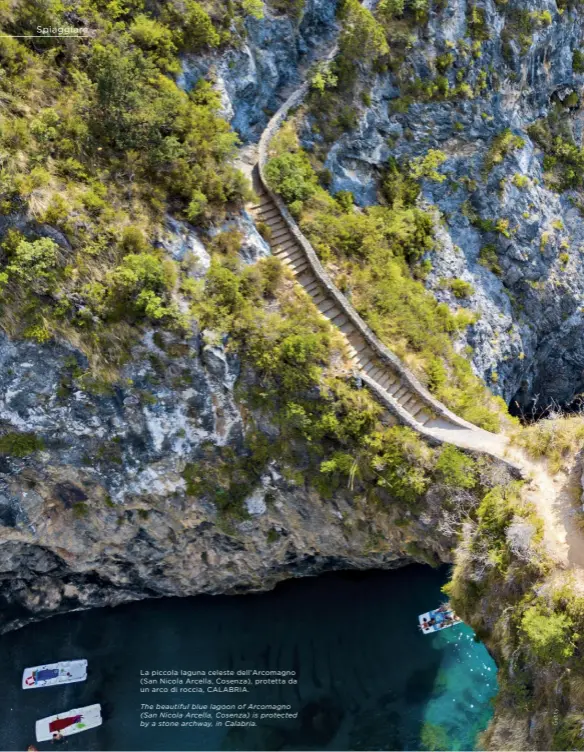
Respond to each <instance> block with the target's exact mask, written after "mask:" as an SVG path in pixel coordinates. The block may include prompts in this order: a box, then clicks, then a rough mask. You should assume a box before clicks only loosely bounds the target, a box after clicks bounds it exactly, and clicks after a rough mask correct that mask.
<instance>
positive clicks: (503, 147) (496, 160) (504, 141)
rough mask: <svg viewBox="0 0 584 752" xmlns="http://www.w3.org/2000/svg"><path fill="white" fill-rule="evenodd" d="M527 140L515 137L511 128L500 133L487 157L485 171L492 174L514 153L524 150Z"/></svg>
mask: <svg viewBox="0 0 584 752" xmlns="http://www.w3.org/2000/svg"><path fill="white" fill-rule="evenodd" d="M524 146H525V140H524V139H523V138H521V136H517V135H515V134H514V133H513V132H512V131H511V130H510V129H509V128H506V129H505V130H504V131H502V132H501V133H499V135H498V136H495V138H494V139H493V141H492V143H491V146H490V148H489V151H488V152H487V155H486V157H485V171H486V172H490V171H491V170H492V169H493V167H494V166H495V165H497V164H500V163H501V162H502V161H503V160H504V159H505V157H506V156H507V155H508V154H510V153H511V152H512V151H515V150H517V149H522V148H523V147H524Z"/></svg>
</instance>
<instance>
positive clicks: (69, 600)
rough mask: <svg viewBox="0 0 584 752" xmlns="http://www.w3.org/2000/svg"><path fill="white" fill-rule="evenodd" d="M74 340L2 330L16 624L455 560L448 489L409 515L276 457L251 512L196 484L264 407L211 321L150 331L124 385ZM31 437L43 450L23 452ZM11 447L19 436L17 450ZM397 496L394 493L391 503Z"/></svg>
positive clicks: (0, 594) (8, 613) (249, 231)
mask: <svg viewBox="0 0 584 752" xmlns="http://www.w3.org/2000/svg"><path fill="white" fill-rule="evenodd" d="M231 227H236V228H238V230H239V231H240V232H241V233H242V235H243V242H242V247H241V255H242V257H243V258H244V260H246V261H247V262H253V261H255V260H257V259H258V257H260V256H262V255H265V254H266V253H267V251H268V249H267V246H266V244H265V242H264V241H263V240H262V238H261V237H260V236H259V235H258V233H257V232H256V231H255V229H254V228H253V225H252V224H251V222H250V220H249V219H248V218H247V217H245V216H235V217H232V218H231V219H230V220H228V222H227V223H226V225H225V227H224V228H223V229H229V228H231ZM160 243H161V245H162V246H163V247H164V248H166V250H167V252H168V253H169V254H170V255H172V256H173V257H175V258H177V259H180V258H182V257H183V256H184V254H185V253H187V252H188V253H189V254H190V257H191V264H190V268H191V274H192V275H193V276H195V277H201V276H202V275H204V274H205V272H206V270H207V268H208V265H209V256H208V254H207V251H206V249H205V244H204V242H202V240H201V238H200V237H199V236H197V235H196V234H195V233H194V231H193V230H192V229H190V228H189V227H188V226H187V225H184V224H182V223H180V222H177V221H176V220H172V219H170V218H169V219H168V220H167V226H166V229H165V230H164V232H163V233H162V234H161V238H160ZM86 368H87V363H85V362H84V359H83V356H82V355H81V354H80V353H79V352H78V351H76V350H75V349H74V348H72V347H67V346H65V345H56V344H55V345H38V344H34V343H31V342H26V341H25V342H23V341H11V340H9V339H8V338H7V337H6V336H5V335H2V336H1V337H0V426H1V427H2V441H4V442H6V441H12V442H13V445H12V446H11V447H10V451H8V452H4V454H3V455H2V456H1V457H0V573H1V574H0V614H1V617H0V631H2V630H6V629H11V628H14V627H17V626H20V625H23V624H25V623H27V621H30V620H31V619H37V618H42V617H44V616H48V615H51V614H54V613H59V612H63V611H69V610H75V609H79V608H89V607H93V606H103V605H116V604H119V603H123V602H127V601H131V600H137V599H141V598H146V597H160V596H169V595H194V594H198V593H242V592H247V591H251V590H261V589H267V588H270V587H273V585H274V584H275V583H276V582H278V581H279V580H281V579H284V578H288V577H294V576H303V575H311V574H317V573H319V572H321V571H325V570H329V569H335V568H336V569H338V568H362V569H367V568H377V567H394V566H399V565H402V564H404V563H406V562H407V561H411V560H412V559H413V558H415V559H418V560H433V561H438V560H442V561H447V560H448V559H449V556H450V551H451V549H452V546H453V540H452V535H451V533H449V531H448V528H447V527H444V532H443V533H437V532H436V529H437V526H438V524H439V523H440V520H441V519H442V512H441V508H442V502H443V498H444V493H445V491H444V490H440V489H439V488H437V489H433V490H431V491H430V492H428V494H427V498H426V500H425V503H424V505H423V507H424V509H425V510H426V511H425V512H424V514H423V515H419V516H417V515H410V519H409V522H410V524H408V525H406V526H405V527H404V525H403V520H402V524H401V526H397V525H396V524H395V521H394V519H393V517H394V515H393V513H392V509H391V503H388V505H387V507H385V508H372V506H371V505H370V504H368V503H366V501H365V493H364V492H363V495H362V496H360V495H359V493H357V494H355V493H353V492H348V491H341V492H339V493H335V496H334V498H333V499H324V498H322V497H321V496H319V494H318V493H316V492H315V491H314V490H312V489H311V488H310V487H309V486H308V485H307V484H306V483H305V481H304V479H303V478H302V476H301V472H302V467H299V468H298V471H299V472H298V473H296V474H295V473H291V472H290V468H284V467H280V466H279V465H278V463H277V462H272V463H270V464H269V465H267V466H266V467H265V468H264V469H263V471H262V473H261V475H259V476H258V477H257V479H256V481H255V482H254V485H253V488H251V490H250V492H249V494H248V496H247V498H246V499H245V501H244V507H245V508H244V510H243V513H242V515H241V517H240V518H239V519H238V520H232V519H229V520H228V519H225V518H224V517H222V515H221V513H220V510H219V509H218V508H217V506H216V505H215V503H213V500H212V499H211V498H210V497H207V496H206V495H205V494H204V493H203V494H192V493H189V487H188V482H187V480H186V478H188V473H186V472H185V470H186V469H187V468H188V467H191V468H192V467H194V466H195V464H196V463H197V462H199V461H200V460H202V459H204V458H206V457H208V455H209V452H211V453H213V452H217V451H221V449H223V450H226V451H231V452H232V456H235V457H238V456H240V455H241V454H242V453H243V452H244V446H243V442H244V437H245V434H246V431H247V430H248V426H249V425H250V422H251V421H250V418H254V422H255V423H260V421H261V427H262V431H263V432H264V433H267V434H268V435H271V434H274V433H277V431H278V429H277V428H276V427H275V426H271V425H269V422H266V419H265V418H260V416H254V415H253V414H251V415H250V410H249V407H248V406H247V405H245V404H244V403H243V402H242V401H241V399H240V398H238V396H237V395H238V394H243V395H245V394H246V393H247V391H248V389H249V387H251V386H253V385H255V382H256V379H257V377H256V375H255V374H254V373H253V372H251V371H249V370H246V369H243V368H242V366H241V363H240V361H239V360H238V358H237V357H236V356H235V355H234V354H232V353H229V352H228V350H227V349H226V347H225V343H223V342H221V341H218V340H217V338H216V337H214V336H213V334H212V333H211V332H207V331H203V332H198V331H194V332H193V334H192V337H191V338H190V339H189V340H188V341H187V342H185V341H183V340H182V339H179V338H177V337H175V336H174V335H172V334H168V333H166V334H163V333H161V332H156V333H154V332H147V333H146V334H145V335H144V337H143V339H142V341H141V342H140V343H138V344H137V345H136V346H135V347H134V349H133V352H132V353H131V357H130V358H129V360H128V365H127V366H126V367H125V368H124V369H123V372H122V374H121V379H120V381H119V384H118V385H117V386H116V387H115V388H109V387H105V386H104V385H101V384H99V383H92V382H87V381H84V379H85V376H84V373H86ZM24 440H26V441H28V442H29V444H30V442H31V441H34V445H35V447H37V448H39V447H40V450H39V451H36V452H34V453H32V454H31V453H30V452H27V451H20V449H21V448H22V444H19V442H23V441H24ZM4 446H5V445H3V447H4ZM388 501H389V502H391V500H388Z"/></svg>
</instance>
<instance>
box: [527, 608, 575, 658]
mask: <svg viewBox="0 0 584 752" xmlns="http://www.w3.org/2000/svg"><path fill="white" fill-rule="evenodd" d="M572 627H573V622H572V620H571V619H570V617H569V616H568V615H567V614H564V613H558V612H555V611H551V610H549V609H547V608H546V606H545V605H544V604H541V603H538V604H537V605H534V606H530V607H529V608H528V609H527V610H526V611H525V612H524V614H523V616H522V618H521V629H522V631H523V634H524V635H525V638H526V639H527V642H528V644H529V646H530V648H531V650H532V651H533V653H534V654H535V655H536V656H537V657H538V658H540V659H541V660H542V661H546V662H548V661H550V660H551V661H557V662H558V663H563V662H564V661H566V660H567V659H568V658H570V657H571V656H572V655H573V653H574V643H573V641H572V639H573V638H575V637H577V635H575V634H574V632H573V628H572Z"/></svg>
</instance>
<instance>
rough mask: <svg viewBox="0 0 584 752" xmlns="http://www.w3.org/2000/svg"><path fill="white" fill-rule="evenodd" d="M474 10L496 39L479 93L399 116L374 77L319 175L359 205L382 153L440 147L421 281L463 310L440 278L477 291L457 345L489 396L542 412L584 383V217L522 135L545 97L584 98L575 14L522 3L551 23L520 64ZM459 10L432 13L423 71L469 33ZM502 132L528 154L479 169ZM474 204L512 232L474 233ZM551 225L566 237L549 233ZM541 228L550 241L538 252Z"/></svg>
mask: <svg viewBox="0 0 584 752" xmlns="http://www.w3.org/2000/svg"><path fill="white" fill-rule="evenodd" d="M512 4H513V3H512ZM479 5H480V6H481V7H483V8H484V9H485V12H486V26H487V28H488V29H489V30H490V32H491V38H490V39H489V40H488V41H486V42H484V43H483V45H482V54H481V58H480V59H479V60H478V61H476V62H475V63H473V70H474V75H478V71H479V70H483V71H488V72H489V77H488V89H487V91H486V92H484V93H483V94H481V95H480V96H478V97H477V98H474V99H472V100H470V99H457V100H444V101H431V102H425V103H420V102H417V103H414V104H412V105H411V106H410V107H409V110H408V112H407V113H395V112H393V110H392V107H391V103H392V100H394V99H395V98H396V97H398V95H399V91H398V89H397V88H396V85H395V80H394V77H393V75H392V74H391V73H390V72H388V73H384V74H380V75H378V76H377V77H376V78H375V80H374V81H373V86H372V90H371V97H372V102H371V105H370V106H369V107H361V110H362V111H361V116H360V119H359V123H358V126H357V128H356V129H355V130H354V131H353V132H350V133H347V134H345V135H343V136H342V137H341V138H340V139H339V140H338V141H337V142H336V143H335V144H333V145H332V148H331V149H330V152H329V155H328V159H327V162H326V165H325V167H327V168H328V169H329V170H330V171H331V173H332V176H333V182H332V187H333V190H334V191H338V190H350V191H352V192H353V194H354V196H355V198H356V200H357V202H358V203H359V204H361V205H364V206H365V205H368V204H372V203H375V202H376V201H377V199H378V187H379V177H380V174H381V171H382V170H383V167H384V165H385V164H386V162H387V160H388V158H389V157H390V156H393V157H396V158H397V159H398V160H400V159H404V158H410V159H411V158H413V157H417V156H421V155H423V154H425V153H426V152H427V151H428V149H431V148H433V149H441V150H442V151H444V152H445V153H446V155H447V161H446V162H445V164H444V165H443V168H442V171H443V172H444V174H445V175H447V177H448V180H446V181H445V182H443V183H436V182H431V181H425V183H424V185H423V200H424V201H425V202H426V203H428V204H433V205H435V206H437V207H438V209H439V210H440V212H441V213H442V215H443V216H444V217H445V218H446V226H445V227H444V228H439V232H438V235H439V243H438V247H437V249H436V251H435V252H434V253H432V254H431V255H430V259H431V262H432V265H433V271H432V273H431V274H430V275H429V277H428V279H427V285H428V287H429V288H430V289H431V290H432V291H433V292H434V294H435V295H436V297H438V298H439V299H440V300H444V301H446V302H447V303H449V304H450V305H452V306H453V307H456V306H457V305H460V301H458V300H456V299H455V298H454V296H453V294H452V292H451V291H449V290H447V289H444V288H443V286H442V285H441V284H440V282H441V280H442V279H443V278H445V277H446V278H453V277H458V278H461V279H464V280H466V281H468V282H470V283H471V284H472V285H473V287H474V289H475V294H474V295H473V296H472V297H471V299H470V300H469V301H463V303H462V304H463V305H465V306H467V307H470V308H471V309H473V310H474V311H477V312H478V313H479V314H480V319H479V321H478V322H477V324H475V325H474V326H472V327H470V328H469V330H468V333H467V335H466V337H464V338H462V339H461V342H460V349H462V348H463V347H464V346H465V345H467V344H468V345H470V346H471V347H472V348H473V350H474V352H473V355H472V362H473V366H474V369H475V371H476V373H477V374H478V375H479V376H480V377H481V378H483V379H484V380H485V381H486V383H487V384H489V385H490V387H491V389H492V390H493V391H494V392H495V393H497V394H500V395H501V396H502V397H503V398H504V399H505V400H506V401H507V402H511V401H513V402H515V401H517V402H518V403H519V405H520V407H521V409H528V408H529V407H530V405H531V404H532V401H533V400H534V399H535V398H536V397H538V399H539V403H538V404H539V405H540V406H545V405H547V404H549V403H550V402H551V401H556V402H558V403H560V404H564V403H569V402H570V400H572V399H573V397H574V396H575V395H576V394H578V393H579V392H581V391H582V389H583V388H584V337H583V336H582V333H583V329H582V323H583V321H582V318H583V316H582V310H581V308H582V304H583V302H584V264H583V259H584V256H583V254H584V219H583V218H582V217H581V216H580V214H579V212H578V211H577V210H576V209H575V208H574V206H573V205H572V203H571V201H570V195H569V194H564V195H561V196H558V195H557V194H556V193H554V192H552V191H550V190H548V189H546V187H545V185H544V179H543V168H542V160H543V155H542V154H541V152H539V151H538V150H537V149H536V148H535V146H534V144H533V142H532V141H531V139H530V138H529V135H528V134H527V131H526V129H527V127H528V126H529V125H530V124H532V123H533V122H534V121H535V120H537V119H538V118H540V117H543V116H545V115H546V114H547V112H548V111H549V107H550V101H551V98H552V96H557V97H559V98H560V99H562V98H565V96H566V94H567V93H568V92H571V91H578V92H580V91H581V88H582V85H583V83H584V77H583V76H582V75H581V74H575V73H574V72H573V70H572V53H573V50H575V49H579V48H580V43H581V38H582V31H583V19H582V14H581V13H576V12H574V11H566V12H565V13H564V14H563V15H560V14H558V12H557V8H556V5H555V3H553V2H548V1H547V0H530V2H529V3H528V4H527V6H525V5H524V4H523V5H522V6H521V7H522V8H524V9H525V8H526V9H527V10H528V11H544V10H549V11H550V13H551V15H552V23H551V24H550V25H549V26H548V27H544V28H541V29H539V30H537V31H536V32H535V33H534V35H533V42H532V44H531V47H530V49H529V51H528V52H527V54H526V55H524V56H523V57H521V58H520V57H519V55H518V54H517V52H518V48H517V43H516V42H512V44H511V48H512V49H511V56H510V58H509V56H508V58H507V59H505V57H504V56H503V51H502V40H501V29H502V26H503V16H502V12H501V11H500V10H499V9H498V8H497V6H496V5H495V4H494V2H492V0H485V2H481V3H479ZM466 13H467V3H465V2H463V0H449V2H448V4H447V7H446V8H445V10H444V11H443V12H441V13H438V14H435V13H432V14H431V16H430V22H429V27H428V31H427V33H425V34H424V36H423V37H422V36H420V38H419V39H418V40H417V42H416V43H415V44H414V45H413V46H412V50H411V52H410V53H409V54H410V60H411V61H412V62H413V64H414V66H415V69H416V74H417V75H418V76H421V77H424V75H427V74H428V60H430V59H433V58H435V57H436V56H437V55H439V54H441V53H443V52H444V51H445V49H446V47H445V42H450V43H454V44H457V43H458V41H459V40H460V39H461V38H463V37H464V36H465V35H466V34H467V30H466ZM513 50H515V51H514V52H513ZM456 70H457V69H456V67H453V68H451V69H450V70H449V71H448V72H447V75H448V77H449V81H450V85H451V86H454V85H456V81H455V75H456ZM493 73H496V74H497V76H498V85H497V84H496V80H495V78H494V76H493ZM565 117H566V119H568V118H569V119H570V121H571V123H572V129H573V132H574V135H575V137H576V139H580V140H581V139H582V123H583V118H582V114H581V112H580V111H577V112H575V113H571V114H569V113H568V112H566V116H565ZM455 124H456V127H455ZM505 128H510V129H512V131H513V132H514V133H516V134H517V135H520V136H521V137H522V138H523V139H524V140H525V146H524V148H522V149H521V150H518V151H515V152H513V153H512V154H510V155H509V156H508V157H507V158H506V159H505V160H504V162H503V163H502V164H499V165H496V166H495V167H494V169H492V170H491V171H490V174H485V173H484V169H483V166H484V159H485V154H486V152H487V151H488V149H489V145H490V143H491V141H492V139H493V137H494V136H496V135H497V134H498V133H500V132H501V131H503V130H504V129H505ZM303 140H304V142H305V144H306V146H307V147H308V148H310V147H311V145H312V143H313V142H314V136H313V135H312V134H311V132H310V130H309V128H306V130H305V132H304V134H303ZM515 173H520V174H522V175H526V176H527V177H528V178H529V183H528V185H527V186H526V187H525V188H517V187H515V186H514V185H513V184H512V182H511V179H512V178H513V176H514V174H515ZM467 178H473V179H474V180H475V181H476V183H477V185H476V189H474V190H473V189H472V188H470V189H469V186H468V185H465V184H464V183H463V182H462V181H463V179H467ZM502 181H504V183H503V184H504V187H503V188H501V185H502ZM469 204H470V206H471V207H472V209H473V210H474V211H475V212H477V213H478V214H479V215H480V216H481V217H482V218H484V219H493V220H494V221H495V222H496V221H497V220H499V219H508V220H509V225H510V228H511V232H510V233H509V234H510V237H508V238H507V237H504V235H502V234H501V233H498V232H483V231H480V230H478V229H477V228H476V227H475V226H473V224H472V223H471V222H470V221H469V219H468V217H467V216H466V215H465V211H464V209H465V206H468V205H469ZM558 220H561V223H562V225H563V226H562V229H554V226H553V225H554V224H555V225H556V227H557V226H559V225H558ZM544 232H549V233H550V236H549V240H548V242H547V245H545V247H543V248H542V241H541V237H542V234H543V233H544ZM562 243H563V245H562ZM487 244H494V245H495V246H496V248H497V254H498V257H499V263H500V266H501V269H502V274H501V275H500V276H496V275H495V274H493V273H492V272H491V271H489V270H488V269H486V268H485V267H484V266H482V265H481V264H480V263H479V253H480V250H481V248H482V247H483V246H485V245H487ZM566 244H567V245H568V249H567V250H568V253H569V261H568V262H567V264H564V263H563V262H561V260H560V258H559V256H560V253H561V252H562V251H563V250H565V246H566Z"/></svg>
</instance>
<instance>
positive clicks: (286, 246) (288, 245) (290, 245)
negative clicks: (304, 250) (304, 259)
mask: <svg viewBox="0 0 584 752" xmlns="http://www.w3.org/2000/svg"><path fill="white" fill-rule="evenodd" d="M294 246H296V248H300V246H299V245H298V243H297V242H296V240H295V239H294V238H290V240H285V241H284V242H283V243H280V244H278V245H277V246H276V247H275V249H274V252H275V253H276V254H277V255H279V254H280V253H282V251H287V250H288V249H289V248H294Z"/></svg>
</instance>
